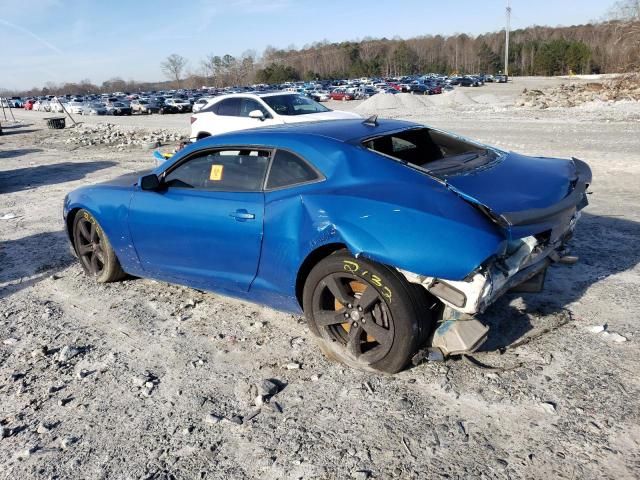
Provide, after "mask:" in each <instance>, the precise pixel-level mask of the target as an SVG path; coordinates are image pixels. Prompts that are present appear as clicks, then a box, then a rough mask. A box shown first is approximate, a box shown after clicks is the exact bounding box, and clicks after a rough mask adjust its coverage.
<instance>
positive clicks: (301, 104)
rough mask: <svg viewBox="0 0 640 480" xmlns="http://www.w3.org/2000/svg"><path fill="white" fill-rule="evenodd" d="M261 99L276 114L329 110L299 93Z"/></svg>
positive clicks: (303, 113) (301, 113) (299, 113)
mask: <svg viewBox="0 0 640 480" xmlns="http://www.w3.org/2000/svg"><path fill="white" fill-rule="evenodd" d="M262 100H264V102H265V103H266V104H267V105H269V106H270V107H271V108H272V109H273V111H274V112H276V113H277V114H278V115H307V114H310V113H322V112H329V111H330V110H329V109H328V108H327V107H325V106H324V105H321V104H319V103H318V102H316V101H315V100H312V99H310V98H308V97H303V96H301V95H273V96H269V97H262Z"/></svg>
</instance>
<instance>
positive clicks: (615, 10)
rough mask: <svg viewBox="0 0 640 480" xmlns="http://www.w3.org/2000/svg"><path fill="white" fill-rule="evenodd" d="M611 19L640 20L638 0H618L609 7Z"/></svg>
mask: <svg viewBox="0 0 640 480" xmlns="http://www.w3.org/2000/svg"><path fill="white" fill-rule="evenodd" d="M608 16H609V18H610V19H611V20H622V21H625V22H631V21H638V20H640V0H618V1H617V2H616V3H614V4H613V6H612V7H611V8H610V9H609V14H608Z"/></svg>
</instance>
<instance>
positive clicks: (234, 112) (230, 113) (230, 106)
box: [213, 98, 242, 117]
mask: <svg viewBox="0 0 640 480" xmlns="http://www.w3.org/2000/svg"><path fill="white" fill-rule="evenodd" d="M241 100H242V99H240V98H227V99H226V100H222V101H221V102H218V103H216V104H215V105H214V106H213V111H214V113H216V114H217V115H223V116H225V117H239V116H240V101H241Z"/></svg>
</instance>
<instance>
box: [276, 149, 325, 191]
mask: <svg viewBox="0 0 640 480" xmlns="http://www.w3.org/2000/svg"><path fill="white" fill-rule="evenodd" d="M317 178H319V177H318V174H317V173H316V172H315V171H314V170H313V169H312V168H311V167H310V166H309V165H308V164H307V162H305V161H304V160H302V159H301V158H300V157H298V156H297V155H294V154H293V153H290V152H287V151H285V150H278V151H277V152H276V155H275V157H274V158H273V164H272V165H271V170H270V171H269V179H268V180H267V189H273V188H281V187H286V186H289V185H296V184H299V183H305V182H310V181H312V180H316V179H317Z"/></svg>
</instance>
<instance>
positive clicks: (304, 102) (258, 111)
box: [191, 92, 361, 141]
mask: <svg viewBox="0 0 640 480" xmlns="http://www.w3.org/2000/svg"><path fill="white" fill-rule="evenodd" d="M349 118H361V117H360V115H357V114H355V113H351V112H341V111H338V110H335V111H334V110H330V109H328V108H327V107H325V106H324V105H321V104H319V103H318V102H316V101H314V100H312V99H310V98H308V97H305V96H302V95H300V94H297V93H289V92H271V93H237V94H231V95H224V96H221V97H216V98H215V99H213V100H212V101H211V102H210V103H209V104H208V105H207V106H206V107H205V108H203V109H202V110H200V111H199V112H198V113H195V114H194V115H192V116H191V140H192V141H196V140H200V139H201V138H205V137H208V136H210V135H217V134H220V133H226V132H233V131H236V130H246V129H249V128H257V127H262V126H269V125H279V124H283V123H300V122H316V121H319V120H341V119H349Z"/></svg>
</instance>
